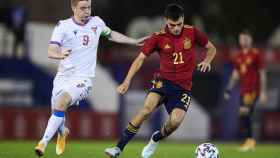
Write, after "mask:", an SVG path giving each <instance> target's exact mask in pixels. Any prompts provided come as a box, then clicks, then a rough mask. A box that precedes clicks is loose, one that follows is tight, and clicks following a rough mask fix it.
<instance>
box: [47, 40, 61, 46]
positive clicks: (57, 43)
mask: <svg viewBox="0 0 280 158" xmlns="http://www.w3.org/2000/svg"><path fill="white" fill-rule="evenodd" d="M49 44H56V45H58V46H61V43H60V42H57V41H50V42H49Z"/></svg>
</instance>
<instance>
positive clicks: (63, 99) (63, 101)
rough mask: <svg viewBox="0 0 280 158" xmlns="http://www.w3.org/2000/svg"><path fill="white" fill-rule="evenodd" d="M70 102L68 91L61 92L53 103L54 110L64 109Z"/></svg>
mask: <svg viewBox="0 0 280 158" xmlns="http://www.w3.org/2000/svg"><path fill="white" fill-rule="evenodd" d="M70 103H71V96H70V95H69V94H68V93H63V94H62V95H61V96H60V97H59V98H58V99H57V101H56V102H55V103H54V104H55V105H54V108H55V110H59V111H65V110H66V109H67V107H68V105H69V104H70Z"/></svg>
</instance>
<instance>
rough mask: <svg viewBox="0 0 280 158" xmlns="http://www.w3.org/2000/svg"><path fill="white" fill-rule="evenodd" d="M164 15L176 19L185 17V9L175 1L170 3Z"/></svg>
mask: <svg viewBox="0 0 280 158" xmlns="http://www.w3.org/2000/svg"><path fill="white" fill-rule="evenodd" d="M164 17H165V18H167V19H171V20H173V21H176V20H178V19H179V18H180V17H184V9H183V7H182V6H180V5H178V4H175V3H172V4H168V5H167V6H166V8H165V11H164Z"/></svg>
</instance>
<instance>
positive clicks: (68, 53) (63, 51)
mask: <svg viewBox="0 0 280 158" xmlns="http://www.w3.org/2000/svg"><path fill="white" fill-rule="evenodd" d="M71 51H72V50H71V49H65V50H62V52H61V58H62V59H65V58H67V57H68V56H69V55H70V53H71Z"/></svg>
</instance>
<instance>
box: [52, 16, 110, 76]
mask: <svg viewBox="0 0 280 158" xmlns="http://www.w3.org/2000/svg"><path fill="white" fill-rule="evenodd" d="M110 34H111V29H110V28H109V27H107V26H106V24H105V23H104V21H103V20H102V19H101V18H100V17H97V16H94V17H91V18H90V19H89V21H88V22H87V23H86V24H84V25H80V24H78V23H77V22H75V20H74V18H73V17H72V18H69V19H66V20H61V21H59V22H58V24H57V25H56V27H55V29H54V31H53V34H52V37H51V40H50V44H58V45H59V46H60V47H61V48H62V49H70V50H71V53H70V55H69V56H68V57H67V58H65V59H63V60H61V61H60V64H59V67H58V72H57V76H69V77H94V76H95V67H96V58H97V47H98V43H99V38H100V36H109V35H110Z"/></svg>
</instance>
